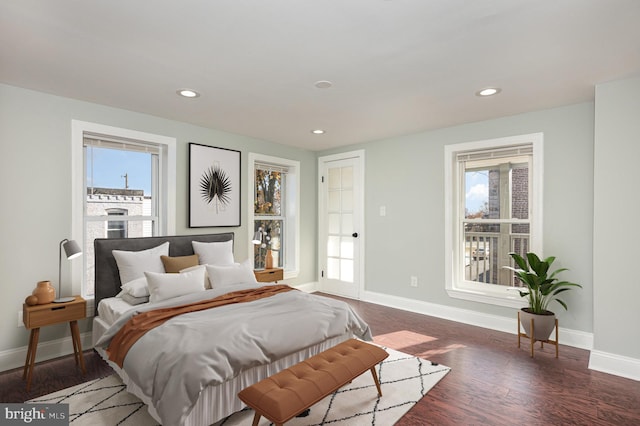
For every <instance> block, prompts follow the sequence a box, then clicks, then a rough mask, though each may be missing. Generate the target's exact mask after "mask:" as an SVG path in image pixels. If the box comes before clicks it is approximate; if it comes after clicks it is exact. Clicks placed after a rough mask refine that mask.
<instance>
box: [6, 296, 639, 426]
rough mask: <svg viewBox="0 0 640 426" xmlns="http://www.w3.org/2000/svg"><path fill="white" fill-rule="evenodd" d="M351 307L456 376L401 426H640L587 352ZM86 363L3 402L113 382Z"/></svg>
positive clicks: (43, 376)
mask: <svg viewBox="0 0 640 426" xmlns="http://www.w3.org/2000/svg"><path fill="white" fill-rule="evenodd" d="M344 300H346V301H347V302H349V303H350V304H351V305H352V306H353V307H354V308H355V310H356V311H357V312H358V313H359V314H360V315H361V316H362V317H363V318H364V319H365V320H366V321H367V322H368V323H369V325H370V326H371V329H372V330H373V333H374V339H375V341H376V342H378V343H380V344H383V345H386V346H388V347H391V348H393V349H397V350H399V351H402V352H406V353H410V354H413V355H416V356H420V357H423V358H427V359H429V360H431V361H434V362H437V363H440V364H444V365H447V366H449V367H451V368H452V370H451V372H450V373H449V374H448V375H447V376H446V377H445V378H444V379H442V380H441V381H440V382H439V383H438V384H437V385H436V386H435V387H434V388H433V389H432V390H431V391H429V393H428V394H427V396H426V397H425V398H423V399H422V400H421V401H420V402H419V403H418V404H416V405H415V406H414V407H413V408H412V409H411V410H410V411H409V412H408V413H407V414H406V415H405V416H404V417H403V418H402V419H401V420H400V421H399V422H398V423H397V425H399V426H408V425H420V426H422V425H480V424H488V425H524V424H527V425H640V382H638V381H634V380H629V379H624V378H621V377H616V376H612V375H608V374H604V373H599V372H596V371H592V370H589V369H588V368H587V364H588V361H589V352H588V351H586V350H582V349H576V348H572V347H568V346H563V345H560V358H559V359H556V358H555V348H554V347H553V346H549V345H546V346H545V347H544V349H542V350H541V349H540V348H539V345H536V351H535V357H534V358H531V357H530V356H529V348H528V346H527V345H526V344H525V345H523V347H522V348H520V349H518V347H517V337H516V336H515V335H512V334H507V333H501V332H497V331H492V330H487V329H484V328H480V327H473V326H469V325H464V324H459V323H456V322H452V321H446V320H442V319H438V318H433V317H427V316H424V315H420V314H414V313H411V312H405V311H401V310H396V309H391V308H387V307H384V306H379V305H374V304H370V303H365V302H358V301H353V300H348V299H344ZM514 316H515V314H514ZM514 327H515V318H514ZM560 342H562V334H561V335H560ZM85 362H86V365H87V374H86V375H82V374H81V373H80V371H79V370H78V369H77V368H76V366H75V364H74V360H73V357H72V356H68V357H62V358H59V359H56V360H51V361H46V362H42V363H39V364H38V365H36V368H35V370H34V373H33V374H34V375H33V382H32V385H31V391H30V392H26V391H25V384H24V381H22V369H17V370H12V371H8V372H4V373H1V374H0V401H1V402H23V401H25V400H28V399H31V398H35V397H37V396H40V395H44V394H47V393H50V392H53V391H56V390H59V389H63V388H65V387H69V386H73V385H75V384H78V383H82V382H83V381H85V380H90V379H93V378H97V377H102V376H105V375H108V374H111V369H110V368H109V367H108V366H107V364H106V363H105V362H104V361H102V360H101V359H100V357H99V356H98V355H97V354H96V353H95V352H93V351H86V352H85ZM383 390H384V384H383Z"/></svg>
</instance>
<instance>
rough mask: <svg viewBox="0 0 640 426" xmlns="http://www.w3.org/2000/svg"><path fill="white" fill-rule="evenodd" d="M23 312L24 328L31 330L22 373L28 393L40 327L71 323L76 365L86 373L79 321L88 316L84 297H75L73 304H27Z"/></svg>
mask: <svg viewBox="0 0 640 426" xmlns="http://www.w3.org/2000/svg"><path fill="white" fill-rule="evenodd" d="M22 311H23V318H22V319H23V321H24V326H25V327H26V328H27V330H31V336H30V337H29V348H28V349H27V359H26V361H25V363H24V370H23V371H22V379H23V380H25V379H26V380H27V392H28V391H29V389H30V388H31V376H32V375H33V367H34V363H35V360H36V349H38V338H39V337H40V327H43V326H46V325H52V324H58V323H61V322H69V327H70V328H71V339H72V340H73V354H74V356H75V360H76V365H80V369H81V370H82V373H83V374H84V373H85V372H86V370H85V366H84V358H83V356H82V344H81V342H80V330H79V329H78V320H79V319H83V318H85V317H86V315H87V302H86V301H85V300H84V299H83V298H82V297H80V296H75V297H73V300H72V301H71V302H66V303H47V304H45V305H33V306H30V305H27V304H26V303H25V304H24V305H23V307H22Z"/></svg>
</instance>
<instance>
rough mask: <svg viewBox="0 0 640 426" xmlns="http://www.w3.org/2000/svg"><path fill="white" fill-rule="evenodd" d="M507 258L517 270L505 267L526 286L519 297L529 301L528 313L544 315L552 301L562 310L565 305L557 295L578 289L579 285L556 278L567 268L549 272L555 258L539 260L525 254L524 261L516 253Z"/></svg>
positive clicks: (565, 307) (530, 254)
mask: <svg viewBox="0 0 640 426" xmlns="http://www.w3.org/2000/svg"><path fill="white" fill-rule="evenodd" d="M509 256H511V258H512V259H513V260H514V261H515V263H516V265H518V268H512V267H511V266H505V268H507V269H510V270H512V271H513V272H514V273H515V274H516V276H517V277H518V278H519V279H520V281H522V282H523V283H524V285H526V287H527V291H522V290H520V296H521V297H527V298H528V299H529V312H531V313H533V314H545V313H547V312H548V310H547V307H548V305H549V303H550V302H551V301H552V300H555V301H556V302H558V303H559V304H560V305H562V307H563V308H564V309H567V304H566V303H565V302H563V301H562V300H560V299H558V295H559V294H560V293H563V292H565V291H567V290H571V289H572V288H573V287H580V288H582V286H581V285H580V284H575V283H571V282H569V281H560V280H559V278H556V275H558V274H559V273H560V272H563V271H567V270H568V269H567V268H560V269H556V270H555V271H553V272H550V271H549V269H550V268H551V264H552V263H553V261H554V260H556V258H555V257H553V256H550V257H547V258H546V259H543V260H540V258H539V257H538V256H537V255H536V254H535V253H527V254H526V259H525V258H523V257H522V256H520V255H519V254H518V253H509Z"/></svg>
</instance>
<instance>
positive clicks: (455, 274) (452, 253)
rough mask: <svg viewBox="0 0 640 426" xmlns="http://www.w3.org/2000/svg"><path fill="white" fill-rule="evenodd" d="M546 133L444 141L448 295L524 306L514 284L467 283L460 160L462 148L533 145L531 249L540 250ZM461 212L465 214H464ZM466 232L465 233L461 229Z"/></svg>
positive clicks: (489, 302)
mask: <svg viewBox="0 0 640 426" xmlns="http://www.w3.org/2000/svg"><path fill="white" fill-rule="evenodd" d="M543 142H544V135H543V133H531V134H525V135H518V136H510V137H504V138H497V139H487V140H480V141H473V142H464V143H458V144H451V145H445V147H444V166H445V167H444V169H445V173H444V184H445V208H444V210H445V211H444V215H445V265H446V266H445V289H446V291H447V294H448V295H449V297H452V298H456V299H463V300H470V301H475V302H481V303H487V304H492V305H498V306H506V307H511V308H522V307H524V306H525V304H526V303H525V302H526V301H525V300H524V299H523V298H521V297H520V295H519V294H518V292H517V291H515V290H514V288H512V287H505V286H502V285H498V284H484V283H482V285H478V286H476V287H475V288H473V289H472V288H470V287H469V286H468V285H465V284H464V281H465V280H464V276H463V273H462V272H463V271H462V270H461V268H460V264H461V262H463V259H461V258H460V256H462V254H461V253H463V251H462V249H461V244H464V241H463V235H461V232H462V231H461V230H460V229H459V228H460V226H459V224H460V223H461V219H464V195H465V194H464V176H463V173H462V170H461V169H462V166H461V165H460V163H459V162H458V160H457V156H458V154H460V153H462V152H469V151H471V152H473V151H487V150H493V149H501V148H506V147H509V146H519V145H520V146H521V145H527V144H528V145H531V147H532V149H533V154H532V159H531V171H530V176H531V179H530V182H529V185H530V200H529V214H530V232H529V247H530V250H531V251H535V252H538V253H539V252H541V248H542V246H543V244H542V238H543V235H542V229H543V227H542V219H543V217H542V213H543V205H542V201H543V182H544V175H543V172H544V167H543V158H544V157H543ZM461 215H462V217H461ZM462 234H463V233H462Z"/></svg>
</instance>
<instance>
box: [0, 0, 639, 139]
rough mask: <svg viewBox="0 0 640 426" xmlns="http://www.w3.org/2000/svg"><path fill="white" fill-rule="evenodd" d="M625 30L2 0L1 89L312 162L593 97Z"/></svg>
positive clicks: (137, 1) (518, 14) (393, 10)
mask: <svg viewBox="0 0 640 426" xmlns="http://www.w3.org/2000/svg"><path fill="white" fill-rule="evenodd" d="M639 22H640V1H638V0H535V1H534V0H530V1H529V0H482V1H480V0H475V1H470V0H324V1H320V0H201V1H195V0H181V1H175V0H134V1H131V0H92V1H86V0H56V1H51V0H17V1H13V0H2V1H0V40H1V41H2V42H1V43H0V82H3V83H6V84H10V85H14V86H19V87H23V88H28V89H34V90H38V91H42V92H46V93H51V94H55V95H60V96H64V97H69V98H75V99H80V100H84V101H89V102H95V103H99V104H103V105H109V106H113V107H117V108H123V109H127V110H131V111H137V112H142V113H147V114H151V115H155V116H159V117H165V118H169V119H174V120H179V121H184V122H188V123H193V124H196V125H200V126H205V127H210V128H215V129H220V130H224V131H227V132H232V133H237V134H241V135H247V136H251V137H254V138H258V139H262V140H268V141H273V142H278V143H282V144H285V145H291V146H296V147H301V148H304V149H310V150H314V151H315V150H322V149H327V148H332V147H337V146H343V145H349V144H353V143H358V142H364V141H371V140H376V139H382V138H388V137H393V136H398V135H404V134H411V133H416V132H420V131H424V130H429V129H435V128H441V127H446V126H452V125H458V124H461V123H467V122H473V121H479V120H485V119H490V118H494V117H500V116H505V115H512V114H517V113H522V112H527V111H533V110H538V109H543V108H549V107H556V106H560V105H567V104H572V103H577V102H583V101H588V100H592V99H593V98H594V86H595V85H596V84H598V83H602V82H606V81H610V80H615V79H619V78H624V77H628V76H632V75H636V74H638V73H640V24H639ZM320 80H328V81H331V82H332V86H331V87H330V88H324V89H323V88H317V87H315V85H314V83H316V82H317V81H320ZM488 86H493V87H499V88H501V89H502V92H501V93H500V94H498V95H496V96H493V97H487V98H481V97H478V96H476V95H475V93H476V92H477V91H478V90H480V89H482V88H484V87H488ZM180 88H191V89H194V90H196V91H198V92H199V93H200V94H201V96H200V97H198V98H195V99H186V98H182V97H179V96H178V95H177V94H176V90H178V89H180ZM313 129H324V130H325V131H326V133H325V134H323V135H314V134H312V133H311V130H313Z"/></svg>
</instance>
